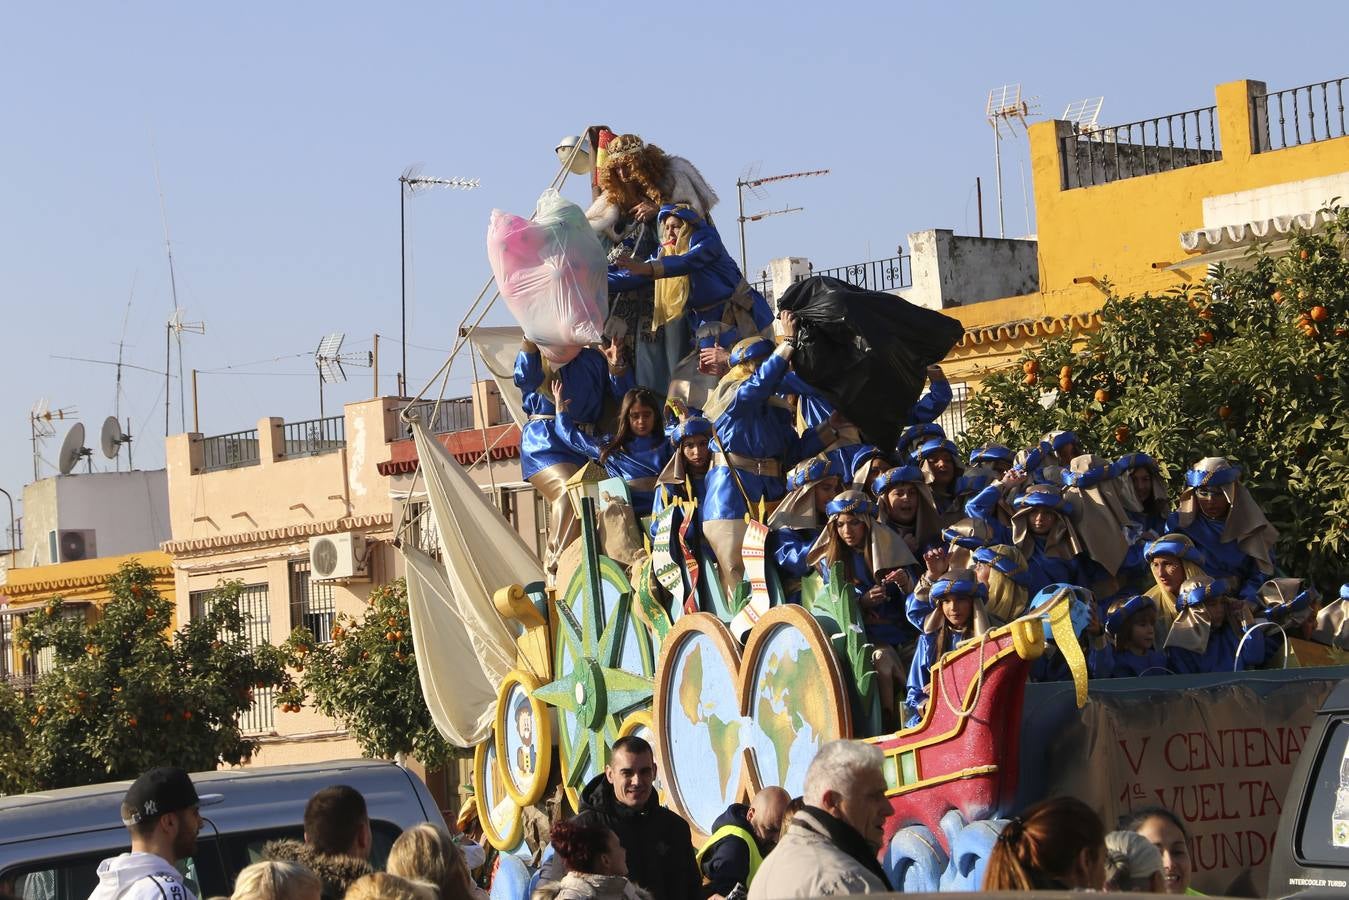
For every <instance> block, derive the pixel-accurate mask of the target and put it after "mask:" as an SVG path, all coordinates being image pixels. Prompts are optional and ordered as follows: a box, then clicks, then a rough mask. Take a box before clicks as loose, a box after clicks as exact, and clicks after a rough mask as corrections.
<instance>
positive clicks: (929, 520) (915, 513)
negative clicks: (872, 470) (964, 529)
mask: <svg viewBox="0 0 1349 900" xmlns="http://www.w3.org/2000/svg"><path fill="white" fill-rule="evenodd" d="M871 493H872V495H873V496H874V497H875V498H876V518H877V520H879V521H881V522H884V523H885V524H886V525H889V526H890V527H891V528H893V529H894V530H895V531H897V532H899V534H900V536H901V537H903V538H904V543H905V544H906V545H908V548H909V552H910V553H912V554H913V555H914V556H921V555H922V554H924V553H926V552H927V551H928V550H931V549H932V548H933V547H937V546H940V545H941V543H942V538H941V516H940V515H939V514H938V513H937V504H936V503H935V502H933V500H932V491H931V490H930V489H929V488H928V486H927V479H926V478H925V477H924V476H923V471H922V470H921V469H919V468H918V467H917V466H915V465H912V464H910V465H906V466H899V467H898V468H894V469H889V470H887V471H886V472H884V473H883V474H881V475H879V476H877V477H876V478H875V479H874V480H873V481H872V482H871Z"/></svg>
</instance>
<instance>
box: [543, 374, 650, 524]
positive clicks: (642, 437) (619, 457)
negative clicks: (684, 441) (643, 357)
mask: <svg viewBox="0 0 1349 900" xmlns="http://www.w3.org/2000/svg"><path fill="white" fill-rule="evenodd" d="M565 390H566V389H565V387H563V385H562V384H560V383H559V384H558V385H557V387H556V389H555V393H554V397H555V398H556V407H557V415H556V418H555V420H554V427H555V429H556V431H557V436H558V437H559V438H561V439H562V441H563V442H564V443H565V444H566V445H567V446H568V447H570V448H571V449H573V450H575V451H576V452H577V453H580V454H582V455H583V456H585V457H587V458H588V459H591V460H594V461H595V462H597V463H599V464H600V465H601V466H603V467H604V471H605V472H607V473H608V474H609V475H610V476H612V477H614V478H622V479H623V480H624V481H626V482H627V483H628V491H629V493H631V495H632V509H633V512H634V513H636V515H637V518H638V519H639V520H640V519H642V518H645V517H646V516H649V515H651V501H652V498H653V497H654V496H655V493H656V479H657V477H659V475H660V473H661V470H662V469H664V468H665V464H666V463H667V462H668V461H669V459H670V455H671V452H672V451H671V448H670V442H669V441H668V440H666V438H665V430H664V429H663V428H661V427H660V421H661V420H660V410H661V402H660V398H659V397H657V396H656V395H655V394H653V393H651V391H649V390H647V389H646V388H640V387H639V388H633V389H632V390H630V391H628V392H627V393H626V394H624V395H623V403H622V405H621V406H620V408H619V411H618V430H617V431H616V432H614V433H613V434H611V435H605V436H604V437H603V438H601V439H598V440H597V439H596V438H593V437H591V436H590V435H589V434H586V433H585V432H584V431H582V430H581V429H580V428H578V427H577V426H576V422H575V420H573V419H572V417H571V414H570V411H569V406H570V402H571V401H570V398H568V397H567V396H566V395H565V393H564V392H565Z"/></svg>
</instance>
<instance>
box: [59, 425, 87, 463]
mask: <svg viewBox="0 0 1349 900" xmlns="http://www.w3.org/2000/svg"><path fill="white" fill-rule="evenodd" d="M92 455H93V451H92V450H90V449H89V448H88V447H86V446H84V423H83V422H76V423H75V424H74V425H72V426H71V428H70V431H68V432H66V439H65V441H63V442H62V444H61V456H60V459H59V465H58V468H59V469H60V470H61V474H62V475H69V474H70V472H71V470H72V469H74V468H75V466H76V465H77V464H78V463H79V461H80V460H81V459H83V458H85V457H87V456H92Z"/></svg>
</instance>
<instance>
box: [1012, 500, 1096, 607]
mask: <svg viewBox="0 0 1349 900" xmlns="http://www.w3.org/2000/svg"><path fill="white" fill-rule="evenodd" d="M1004 480H1005V479H1004ZM1012 507H1013V508H1014V509H1015V510H1016V512H1014V513H1013V514H1012V540H1011V543H1012V544H1013V545H1014V546H1015V547H1016V548H1017V549H1018V550H1020V551H1021V554H1022V555H1023V556H1025V557H1026V567H1027V569H1028V570H1029V573H1030V575H1029V583H1028V589H1029V590H1030V592H1031V593H1032V594H1035V593H1036V592H1038V591H1040V590H1041V589H1042V588H1044V587H1045V586H1046V585H1049V584H1076V585H1083V586H1088V585H1093V584H1095V583H1096V582H1098V581H1099V580H1101V575H1103V574H1104V573H1100V574H1099V575H1098V567H1097V566H1096V565H1095V564H1094V563H1092V561H1091V560H1090V559H1088V558H1087V556H1086V554H1085V553H1084V551H1085V549H1086V546H1085V545H1084V543H1083V542H1082V538H1081V536H1080V535H1079V534H1078V533H1077V529H1076V528H1075V527H1074V526H1073V521H1072V514H1073V506H1072V503H1070V502H1069V501H1068V499H1067V498H1065V497H1064V496H1063V493H1062V491H1061V490H1060V489H1059V488H1057V487H1054V486H1052V485H1047V484H1035V485H1031V486H1030V487H1029V488H1028V489H1027V490H1026V492H1025V493H1024V494H1022V495H1021V496H1020V497H1017V498H1016V500H1014V501H1012ZM990 524H991V523H990Z"/></svg>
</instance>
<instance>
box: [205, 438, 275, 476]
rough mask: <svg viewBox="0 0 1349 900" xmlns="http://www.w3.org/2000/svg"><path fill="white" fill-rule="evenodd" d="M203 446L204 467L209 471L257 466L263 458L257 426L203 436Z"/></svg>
mask: <svg viewBox="0 0 1349 900" xmlns="http://www.w3.org/2000/svg"><path fill="white" fill-rule="evenodd" d="M201 446H202V468H203V469H204V470H205V471H207V472H214V471H216V470H218V469H237V468H240V467H241V466H256V465H257V464H258V463H259V462H260V460H261V456H260V454H259V451H258V430H257V429H256V428H250V429H249V430H248V431H234V432H231V433H230V434H217V435H215V436H214V437H208V438H202V442H201Z"/></svg>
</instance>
